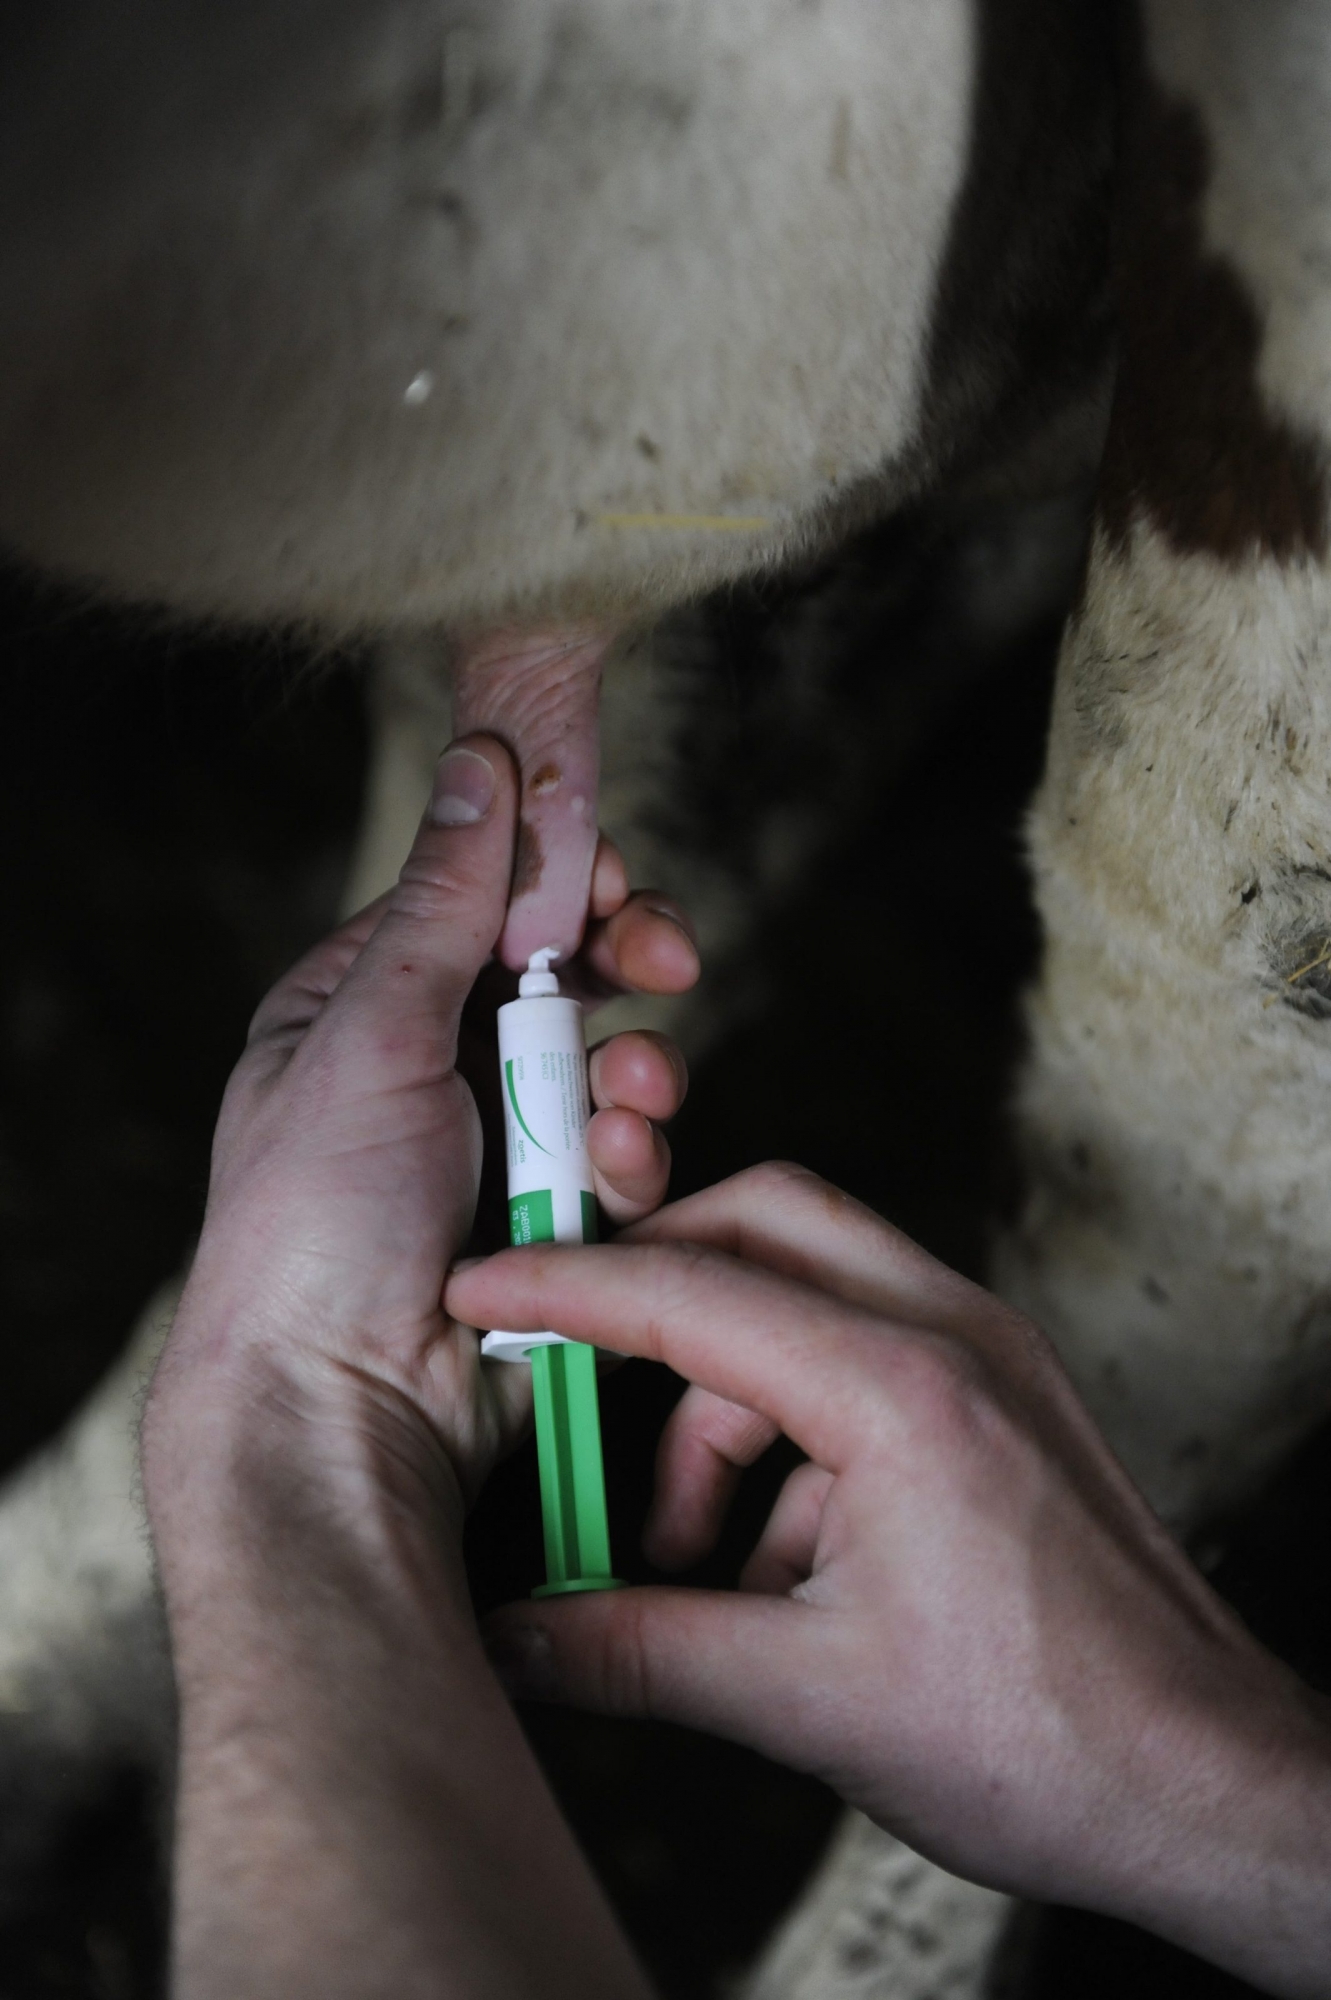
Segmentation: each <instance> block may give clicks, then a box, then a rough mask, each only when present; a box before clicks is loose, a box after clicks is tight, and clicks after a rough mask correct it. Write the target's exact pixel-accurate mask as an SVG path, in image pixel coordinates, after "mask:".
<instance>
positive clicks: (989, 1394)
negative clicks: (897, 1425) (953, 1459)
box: [891, 1334, 997, 1453]
mask: <svg viewBox="0 0 1331 2000" xmlns="http://www.w3.org/2000/svg"><path fill="white" fill-rule="evenodd" d="M891 1393H892V1402H893V1405H894V1408H895V1410H896V1412H897V1414H898V1416H899V1417H900V1418H903V1419H904V1420H905V1422H906V1424H907V1426H908V1428H909V1431H910V1434H911V1436H912V1437H913V1438H914V1439H915V1440H916V1441H917V1442H918V1443H920V1444H921V1445H923V1446H924V1447H925V1448H926V1449H928V1450H930V1451H941V1452H948V1453H956V1452H957V1451H959V1450H960V1449H961V1448H962V1447H963V1446H965V1445H967V1444H970V1443H972V1442H973V1441H974V1440H975V1438H976V1437H977V1435H978V1434H979V1433H980V1432H981V1431H982V1430H985V1429H987V1428H988V1427H989V1425H990V1424H991V1423H992V1420H993V1417H994V1414H995V1411H996V1404H997V1399H996V1397H995V1394H994V1385H993V1383H992V1381H991V1379H990V1373H989V1369H988V1368H987V1366H986V1364H985V1363H984V1362H983V1360H982V1359H981V1357H980V1356H979V1355H977V1354H976V1353H975V1352H974V1351H973V1350H972V1349H970V1348H967V1347H965V1346H963V1345H962V1344H961V1343H960V1342H959V1341H955V1340H951V1339H949V1338H948V1337H946V1336H944V1335H935V1334H929V1335H921V1336H920V1337H919V1338H917V1339H915V1340H911V1341H909V1342H906V1343H903V1344H902V1346H901V1347H900V1348H899V1349H898V1350H897V1352H896V1353H895V1354H894V1356H893V1360H892V1381H891Z"/></svg>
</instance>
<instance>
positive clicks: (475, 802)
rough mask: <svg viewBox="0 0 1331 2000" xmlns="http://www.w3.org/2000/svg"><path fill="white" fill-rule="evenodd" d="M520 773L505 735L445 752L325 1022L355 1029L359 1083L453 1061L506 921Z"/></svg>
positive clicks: (329, 1034) (372, 1084)
mask: <svg viewBox="0 0 1331 2000" xmlns="http://www.w3.org/2000/svg"><path fill="white" fill-rule="evenodd" d="M516 793H517V781H516V773H515V772H514V770H513V765H512V761H511V759H510V757H509V755H508V752H507V751H506V750H505V748H504V747H503V745H502V744H501V743H498V742H496V741H495V740H494V738H493V737H486V736H472V737H469V738H467V739H466V740H465V741H454V742H453V743H452V744H450V745H449V748H448V749H447V750H446V751H445V753H444V755H443V756H442V757H441V758H440V760H439V764H438V768H437V770H436V772H435V782H434V791H433V795H432V797H431V800H430V804H429V806H428V807H427V809H426V812H425V816H424V818H423V819H422V821H421V824H420V827H419V829H418V831H417V834H416V839H415V841H414V842H413V844H412V849H411V852H410V854H409V855H408V856H407V859H406V861H405V862H404V863H403V866H402V873H401V875H400V876H399V878H398V882H397V886H396V887H395V888H394V889H392V890H391V891H390V893H389V894H388V896H387V897H386V898H385V899H384V904H383V913H382V915H381V916H380V917H379V920H378V922H377V924H376V925H375V928H374V930H373V933H372V935H371V936H370V937H369V939H368V940H367V942H366V944H365V946H364V949H363V950H362V951H361V952H360V955H359V956H358V957H357V959H356V961H355V963H354V964H353V965H352V966H351V968H350V970H349V971H348V973H347V975H346V977H345V978H344V979H343V980H342V982H341V984H340V985H339V986H338V988H337V990H336V992H335V993H334V994H333V996H332V999H331V1000H330V1002H329V1005H328V1008H327V1011H326V1013H325V1015H324V1017H323V1020H322V1021H321V1022H320V1024H319V1026H320V1030H321V1032H322V1034H323V1036H324V1038H325V1039H326V1040H332V1041H334V1042H335V1041H336V1040H337V1038H338V1037H339V1036H342V1037H345V1036H351V1037H353V1038H354V1039H355V1041H356V1046H357V1051H358V1060H359V1064H360V1067H359V1069H358V1071H357V1078H358V1087H359V1088H361V1089H365V1088H384V1087H386V1086H388V1085H389V1084H393V1083H398V1084H400V1083H403V1082H411V1081H414V1080H416V1079H417V1075H418V1072H419V1071H420V1070H421V1068H422V1065H424V1066H425V1067H427V1068H431V1067H433V1068H448V1067H451V1065H452V1063H453V1061H454V1058H455V1055H456V1048H457V1033H458V1022H459V1019H460V1016H461V1013H462V1006H463V1002H464V1001H465V1000H466V998H467V995H468V994H469V993H470V991H471V989H472V987H473V985H474V984H475V981H476V978H477V975H478V974H479V972H480V970H481V968H482V966H483V965H484V964H485V962H486V960H487V959H488V957H489V956H490V953H491V952H492V951H493V950H494V946H495V941H496V939H497V938H498V936H499V932H500V930H501V928H502V926H503V922H504V912H505V908H506V905H507V899H508V884H509V874H510V870H511V867H512V858H513V826H514V819H515V817H516Z"/></svg>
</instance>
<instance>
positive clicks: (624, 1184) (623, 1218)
mask: <svg viewBox="0 0 1331 2000" xmlns="http://www.w3.org/2000/svg"><path fill="white" fill-rule="evenodd" d="M587 1152H588V1156H589V1157H590V1159H591V1163H592V1174H593V1178H594V1180H595V1182H596V1198H597V1200H598V1201H599V1202H600V1204H601V1207H602V1208H603V1209H604V1210H605V1212H606V1214H607V1215H608V1216H609V1217H610V1220H611V1221H612V1222H613V1223H614V1224H615V1226H616V1227H617V1228H623V1227H624V1225H625V1224H626V1223H630V1222H636V1221H637V1220H638V1218H639V1216H643V1215H648V1214H650V1212H651V1211H652V1209H654V1208H659V1207H660V1205H661V1203H662V1202H663V1201H664V1200H665V1195H666V1189H667V1188H668V1187H669V1185H670V1148H669V1146H668V1145H667V1144H666V1142H665V1139H664V1137H663V1136H662V1134H661V1133H660V1132H658V1131H657V1129H656V1127H655V1126H654V1125H652V1124H651V1123H650V1122H649V1121H648V1120H647V1119H646V1118H643V1117H642V1116H641V1115H640V1114H639V1113H638V1112H636V1111H598V1112H597V1113H596V1116H595V1117H594V1118H593V1119H592V1120H591V1122H590V1123H589V1125H588V1127H587Z"/></svg>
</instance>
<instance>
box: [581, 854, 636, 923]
mask: <svg viewBox="0 0 1331 2000" xmlns="http://www.w3.org/2000/svg"><path fill="white" fill-rule="evenodd" d="M628 899H629V872H628V869H627V868H626V867H625V866H624V857H623V855H622V854H621V853H620V851H619V849H618V848H617V847H616V846H615V843H614V842H613V840H608V839H607V838H606V836H605V834H602V835H601V837H600V839H599V840H598V841H597V843H596V859H595V861H594V862H593V863H592V893H591V897H590V899H589V902H588V912H589V914H590V915H591V916H593V917H613V916H614V914H615V911H616V910H620V909H622V908H623V907H624V905H625V903H627V901H628Z"/></svg>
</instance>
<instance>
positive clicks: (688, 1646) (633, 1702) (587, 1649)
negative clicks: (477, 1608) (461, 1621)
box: [484, 1588, 816, 1763]
mask: <svg viewBox="0 0 1331 2000" xmlns="http://www.w3.org/2000/svg"><path fill="white" fill-rule="evenodd" d="M815 1616H816V1614H815V1613H813V1612H812V1611H811V1610H810V1609H809V1607H807V1606H804V1605H798V1604H793V1603H791V1602H790V1600H789V1599H788V1598H776V1597H751V1596H747V1595H739V1594H736V1593H734V1592H730V1591H713V1590H677V1589H666V1588H652V1589H644V1590H606V1591H595V1592H592V1591H588V1592H587V1593H585V1594H582V1595H578V1596H570V1597H566V1598H562V1599H560V1600H559V1601H558V1602H554V1601H545V1602H538V1603H535V1604H512V1605H507V1606H506V1607H505V1608H504V1610H502V1611H499V1612H496V1613H495V1614H494V1615H493V1616H492V1617H491V1618H489V1619H487V1620H486V1623H485V1628H484V1636H485V1646H486V1651H487V1653H488V1654H489V1656H490V1662H491V1665H492V1666H493V1667H494V1670H495V1672H496V1674H497V1675H498V1677H499V1679H500V1680H501V1681H502V1683H503V1685H504V1687H505V1688H506V1689H507V1690H508V1692H509V1694H510V1695H512V1696H513V1697H514V1698H515V1699H518V1700H523V1701H562V1702H567V1703H569V1704H570V1706H572V1707H574V1708H587V1709H593V1710H596V1711H597V1712H598V1713H600V1714H602V1715H624V1716H641V1717H650V1718H651V1719H653V1720H655V1721H660V1722H680V1723H684V1724H686V1725H687V1726H688V1727H689V1728H691V1729H705V1730H707V1731H709V1732H710V1733H711V1734H712V1735H714V1736H728V1737H730V1738H731V1739H732V1740H733V1741H735V1742H737V1743H745V1744H747V1745H749V1747H750V1748H752V1749H756V1750H761V1751H764V1752H765V1753H766V1754H767V1755H768V1756H771V1757H777V1758H781V1759H782V1760H783V1761H785V1762H787V1763H801V1762H804V1761H805V1754H804V1753H805V1752H807V1749H808V1747H809V1746H807V1745H804V1744H803V1743H802V1730H801V1711H804V1712H805V1713H806V1714H807V1704H808V1678H807V1676H808V1673H809V1670H810V1668H811V1665H812V1662H811V1658H810V1650H811V1642H812V1641H813V1640H814V1639H815V1637H816V1635H815V1634H814V1633H813V1632H812V1631H810V1630H809V1620H810V1619H811V1618H812V1617H815Z"/></svg>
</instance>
